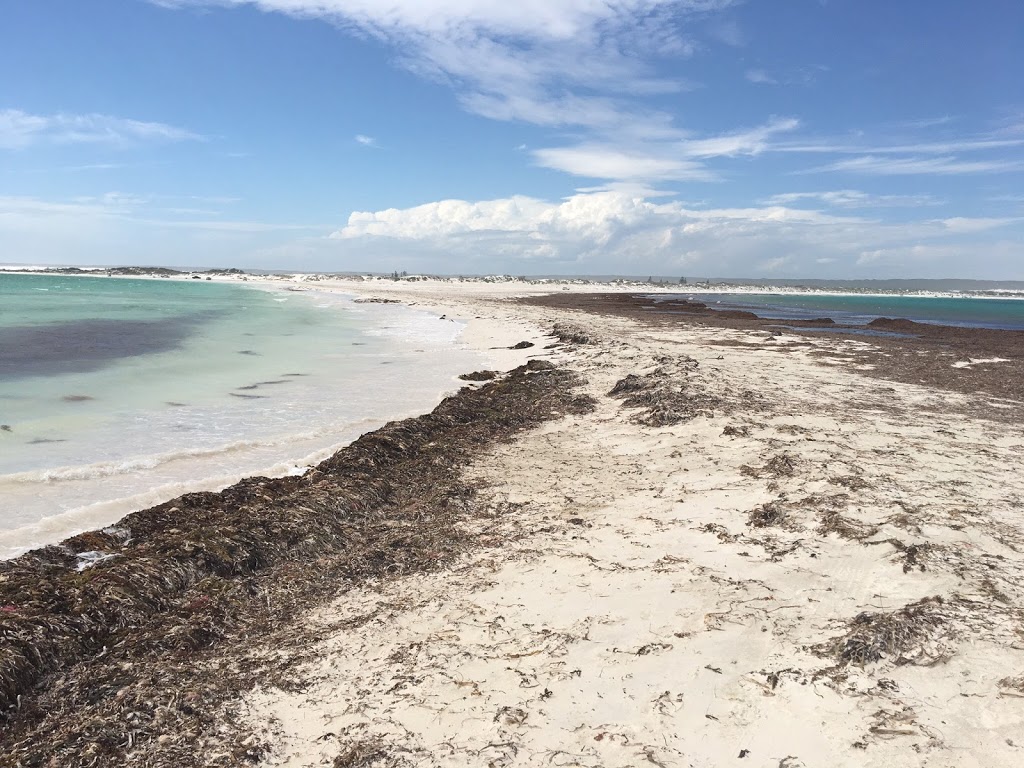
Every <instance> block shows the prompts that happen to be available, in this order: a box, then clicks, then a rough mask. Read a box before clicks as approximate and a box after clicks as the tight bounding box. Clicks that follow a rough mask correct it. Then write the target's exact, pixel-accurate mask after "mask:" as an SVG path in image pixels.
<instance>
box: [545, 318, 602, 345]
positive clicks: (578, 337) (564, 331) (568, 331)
mask: <svg viewBox="0 0 1024 768" xmlns="http://www.w3.org/2000/svg"><path fill="white" fill-rule="evenodd" d="M551 335H552V336H554V337H555V338H557V339H558V340H559V341H561V342H562V343H563V344H593V343H594V338H593V337H592V336H591V335H590V334H589V333H587V331H585V330H584V329H583V328H580V327H579V326H578V325H570V324H569V323H555V325H554V327H553V328H552V329H551Z"/></svg>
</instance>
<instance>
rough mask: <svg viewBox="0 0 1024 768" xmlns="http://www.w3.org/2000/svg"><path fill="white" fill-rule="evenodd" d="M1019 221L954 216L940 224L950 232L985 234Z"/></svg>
mask: <svg viewBox="0 0 1024 768" xmlns="http://www.w3.org/2000/svg"><path fill="white" fill-rule="evenodd" d="M1020 221H1021V219H1019V218H1015V219H991V218H980V217H979V218H969V217H965V216H954V217H953V218H949V219H943V220H942V224H943V225H944V226H945V227H946V229H948V230H949V231H950V232H957V233H973V232H985V231H986V230H989V229H995V228H997V227H1006V226H1009V225H1010V224H1016V223H1018V222H1020Z"/></svg>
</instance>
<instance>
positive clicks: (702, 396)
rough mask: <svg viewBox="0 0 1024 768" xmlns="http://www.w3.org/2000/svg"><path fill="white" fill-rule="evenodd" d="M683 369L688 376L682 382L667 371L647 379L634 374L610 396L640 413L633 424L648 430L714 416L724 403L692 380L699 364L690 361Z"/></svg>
mask: <svg viewBox="0 0 1024 768" xmlns="http://www.w3.org/2000/svg"><path fill="white" fill-rule="evenodd" d="M682 365H683V371H684V373H683V376H680V377H678V378H677V377H673V376H672V375H671V374H670V373H669V371H667V370H666V369H665V368H664V367H661V368H657V369H656V370H654V371H653V372H652V373H648V374H646V375H644V376H639V375H637V374H635V373H631V374H629V375H627V376H626V377H625V378H623V379H620V380H619V381H618V382H616V384H615V386H614V387H612V389H611V391H610V392H609V393H608V396H609V397H617V398H622V407H623V408H635V409H639V412H638V413H637V414H636V415H634V416H633V418H632V420H633V421H634V422H635V423H637V424H642V425H644V426H647V427H669V426H674V425H676V424H681V423H682V422H684V421H689V420H690V419H693V418H696V417H697V416H702V415H703V416H713V415H714V411H715V409H716V408H722V407H723V405H724V401H723V400H722V398H720V397H716V396H714V395H711V394H709V393H708V392H706V391H705V390H704V389H703V388H702V387H700V386H698V385H697V384H696V382H694V381H691V380H690V378H689V374H690V373H691V372H692V371H693V370H695V369H696V367H697V361H696V360H691V359H689V358H686V359H685V360H684V361H683V363H682Z"/></svg>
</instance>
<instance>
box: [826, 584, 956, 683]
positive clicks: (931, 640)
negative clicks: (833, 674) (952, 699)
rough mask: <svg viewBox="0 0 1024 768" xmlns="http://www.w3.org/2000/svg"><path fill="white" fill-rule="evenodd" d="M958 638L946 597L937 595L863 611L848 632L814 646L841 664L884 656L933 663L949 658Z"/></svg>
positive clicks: (867, 661)
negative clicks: (882, 609)
mask: <svg viewBox="0 0 1024 768" xmlns="http://www.w3.org/2000/svg"><path fill="white" fill-rule="evenodd" d="M954 639H955V633H954V631H953V629H952V625H951V622H950V611H948V610H947V604H946V601H944V600H943V598H942V597H940V596H935V597H926V598H924V599H923V600H918V601H917V602H914V603H910V604H909V605H905V606H903V607H902V608H900V609H899V610H896V611H888V612H877V613H875V612H869V611H865V612H863V613H860V614H858V615H857V616H856V617H855V618H854V619H853V620H852V621H851V622H850V624H849V628H848V629H847V631H846V633H845V634H844V635H842V636H840V637H837V638H835V639H833V640H830V641H829V642H826V643H823V644H821V645H818V646H815V647H814V648H813V649H812V650H813V651H814V652H815V653H817V654H818V655H820V656H828V657H832V658H834V659H836V660H837V661H838V662H839V663H840V664H856V665H858V666H861V667H863V666H864V665H866V664H871V663H874V662H877V661H881V660H882V659H885V660H888V661H890V662H892V663H893V664H919V665H929V664H935V663H937V662H939V661H942V660H944V659H946V658H949V656H950V655H951V653H952V649H953V646H952V641H953V640H954Z"/></svg>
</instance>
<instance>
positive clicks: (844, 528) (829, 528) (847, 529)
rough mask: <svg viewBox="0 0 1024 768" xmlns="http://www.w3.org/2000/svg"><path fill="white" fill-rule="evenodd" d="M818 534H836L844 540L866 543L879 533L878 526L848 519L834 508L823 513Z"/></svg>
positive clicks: (819, 521)
mask: <svg viewBox="0 0 1024 768" xmlns="http://www.w3.org/2000/svg"><path fill="white" fill-rule="evenodd" d="M840 495H844V494H840ZM817 532H818V533H819V534H820V535H822V536H827V535H828V534H830V533H835V534H837V535H839V536H841V537H842V538H844V539H852V540H854V541H864V540H865V539H870V538H871V537H872V536H874V535H875V534H877V533H878V526H877V525H870V524H868V523H865V522H863V521H861V520H855V519H853V518H852V517H846V516H845V515H843V514H841V513H840V512H839V511H838V510H837V509H834V508H833V509H826V510H825V511H824V512H822V514H821V516H820V517H819V518H818V528H817Z"/></svg>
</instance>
